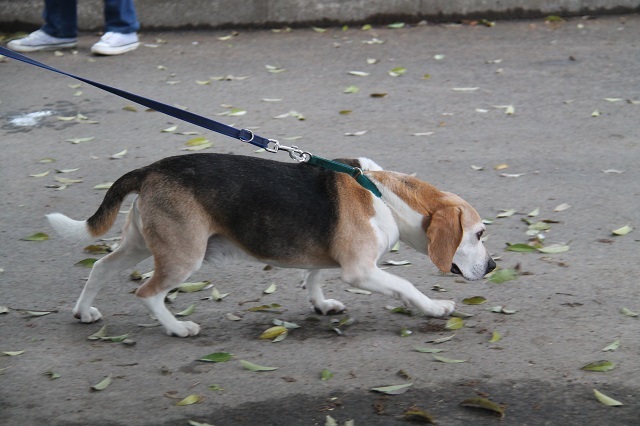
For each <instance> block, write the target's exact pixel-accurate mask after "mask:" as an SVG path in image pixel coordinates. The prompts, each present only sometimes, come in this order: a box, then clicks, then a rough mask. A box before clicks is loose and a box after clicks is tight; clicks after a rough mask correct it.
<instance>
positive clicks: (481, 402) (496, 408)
mask: <svg viewBox="0 0 640 426" xmlns="http://www.w3.org/2000/svg"><path fill="white" fill-rule="evenodd" d="M460 405H462V406H463V407H472V408H481V409H483V410H487V411H490V412H493V413H495V414H497V415H498V416H500V418H503V417H504V414H505V408H504V407H503V406H502V405H500V404H496V403H495V402H493V401H491V400H490V399H487V398H481V397H475V398H469V399H465V400H464V401H462V402H461V403H460Z"/></svg>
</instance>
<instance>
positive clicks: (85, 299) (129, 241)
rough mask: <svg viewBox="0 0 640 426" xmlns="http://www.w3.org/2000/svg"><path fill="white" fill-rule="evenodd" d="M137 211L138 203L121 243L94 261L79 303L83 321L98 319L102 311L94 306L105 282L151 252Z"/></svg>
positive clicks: (77, 312)
mask: <svg viewBox="0 0 640 426" xmlns="http://www.w3.org/2000/svg"><path fill="white" fill-rule="evenodd" d="M136 215H137V212H136V207H135V203H134V206H133V207H132V211H131V213H129V216H128V217H127V222H126V223H125V226H124V229H123V232H122V241H121V242H120V245H119V246H118V247H117V248H116V249H115V250H114V251H113V252H112V253H109V254H108V255H106V256H105V257H103V258H102V259H100V260H98V261H97V262H96V263H94V264H93V268H92V269H91V273H90V274H89V280H88V281H87V283H86V284H85V286H84V289H83V290H82V293H81V294H80V297H79V298H78V301H77V302H76V305H75V307H74V308H73V315H74V316H75V317H76V318H78V319H80V321H82V322H86V323H92V322H96V321H98V320H99V319H100V318H101V317H102V314H101V313H100V311H99V310H98V309H97V308H95V307H93V306H91V305H92V303H93V300H94V299H95V297H96V295H97V294H98V292H99V291H100V289H101V288H102V286H103V285H104V284H105V283H107V282H108V281H109V279H111V278H112V277H113V276H115V275H116V274H118V273H119V272H121V271H123V270H125V269H127V268H130V267H132V266H134V265H136V264H137V263H139V262H141V261H143V260H144V259H146V258H148V257H149V256H151V253H150V252H149V250H148V249H147V247H146V245H145V242H144V239H143V237H142V235H141V234H140V231H139V229H138V225H137V223H136V220H135V217H136Z"/></svg>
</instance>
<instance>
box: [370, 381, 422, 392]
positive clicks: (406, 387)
mask: <svg viewBox="0 0 640 426" xmlns="http://www.w3.org/2000/svg"><path fill="white" fill-rule="evenodd" d="M411 386H413V383H405V384H403V385H391V386H382V387H378V388H372V389H371V390H372V391H373V392H380V393H383V394H385V395H400V394H403V393H405V392H406V391H408V390H409V388H410V387H411Z"/></svg>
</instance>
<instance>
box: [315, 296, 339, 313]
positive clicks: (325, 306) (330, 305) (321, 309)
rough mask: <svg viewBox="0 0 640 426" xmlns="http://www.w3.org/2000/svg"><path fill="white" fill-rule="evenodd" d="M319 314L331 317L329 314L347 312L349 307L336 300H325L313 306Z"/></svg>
mask: <svg viewBox="0 0 640 426" xmlns="http://www.w3.org/2000/svg"><path fill="white" fill-rule="evenodd" d="M313 307H314V308H315V310H316V312H318V313H319V314H322V315H329V314H339V313H342V312H344V311H346V310H347V307H346V306H345V305H344V303H342V302H340V301H338V300H334V299H325V300H323V301H321V302H319V303H317V304H314V306H313Z"/></svg>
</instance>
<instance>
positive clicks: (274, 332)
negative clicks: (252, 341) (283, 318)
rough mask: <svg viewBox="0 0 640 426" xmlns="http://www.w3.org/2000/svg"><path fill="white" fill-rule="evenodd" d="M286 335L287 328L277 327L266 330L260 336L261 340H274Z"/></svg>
mask: <svg viewBox="0 0 640 426" xmlns="http://www.w3.org/2000/svg"><path fill="white" fill-rule="evenodd" d="M284 333H287V328H286V327H283V326H281V325H277V326H275V327H271V328H268V329H267V330H265V331H264V333H262V334H261V335H260V339H274V338H276V337H278V336H280V335H281V334H284Z"/></svg>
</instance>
